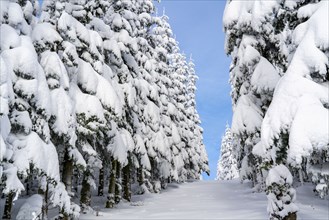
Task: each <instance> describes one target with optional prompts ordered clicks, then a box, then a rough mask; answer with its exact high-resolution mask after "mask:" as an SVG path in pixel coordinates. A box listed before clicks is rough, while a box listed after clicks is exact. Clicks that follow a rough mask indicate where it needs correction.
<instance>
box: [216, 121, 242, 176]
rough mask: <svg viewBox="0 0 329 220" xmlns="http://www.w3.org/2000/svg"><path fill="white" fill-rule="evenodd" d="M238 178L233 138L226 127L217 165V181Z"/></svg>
mask: <svg viewBox="0 0 329 220" xmlns="http://www.w3.org/2000/svg"><path fill="white" fill-rule="evenodd" d="M238 177H239V171H238V168H237V161H236V159H235V158H234V154H233V136H232V133H231V129H230V127H229V126H228V125H226V130H225V135H224V136H223V137H222V143H221V147H220V159H219V160H218V164H217V177H216V179H217V180H231V179H234V178H238Z"/></svg>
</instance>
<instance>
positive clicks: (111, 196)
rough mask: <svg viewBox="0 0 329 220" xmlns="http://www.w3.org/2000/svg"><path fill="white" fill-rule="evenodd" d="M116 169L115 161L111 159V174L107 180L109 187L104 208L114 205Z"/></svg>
mask: <svg viewBox="0 0 329 220" xmlns="http://www.w3.org/2000/svg"><path fill="white" fill-rule="evenodd" d="M116 169H117V161H116V160H114V159H113V160H112V166H111V174H110V180H109V189H108V196H107V201H106V205H105V207H106V208H113V207H114V203H115V202H114V194H115V185H116V181H115V180H116Z"/></svg>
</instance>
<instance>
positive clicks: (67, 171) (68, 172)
mask: <svg viewBox="0 0 329 220" xmlns="http://www.w3.org/2000/svg"><path fill="white" fill-rule="evenodd" d="M72 174H73V161H72V158H70V156H69V152H68V150H67V149H66V150H65V155H64V161H63V173H62V181H63V183H64V185H65V188H66V191H67V193H68V194H69V195H71V194H72Z"/></svg>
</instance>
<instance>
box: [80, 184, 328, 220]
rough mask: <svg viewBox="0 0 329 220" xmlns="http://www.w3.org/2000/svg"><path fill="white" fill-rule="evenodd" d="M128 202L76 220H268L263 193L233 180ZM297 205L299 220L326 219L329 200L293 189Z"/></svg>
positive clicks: (178, 186) (170, 189)
mask: <svg viewBox="0 0 329 220" xmlns="http://www.w3.org/2000/svg"><path fill="white" fill-rule="evenodd" d="M102 200H104V201H105V197H104V199H102V198H100V199H99V200H98V202H99V203H100V204H102V205H100V207H103V204H104V203H105V202H104V201H102ZM132 200H133V201H132V202H131V203H128V202H123V203H121V204H120V205H118V206H117V207H116V208H114V209H101V211H100V212H99V216H97V217H96V216H95V215H94V214H82V215H81V216H80V219H268V215H267V212H266V207H267V198H266V195H265V193H254V192H253V191H252V189H251V188H250V185H249V183H244V184H240V183H239V181H237V180H233V181H219V182H218V181H198V182H192V183H184V184H171V185H169V186H168V188H167V189H166V190H164V191H163V192H162V193H160V194H147V195H141V196H133V198H132ZM94 205H95V206H97V204H94ZM297 205H298V207H299V208H300V211H299V212H298V219H299V220H301V219H302V220H303V219H304V220H310V219H329V200H322V199H319V198H318V197H316V196H314V194H313V192H312V186H311V185H304V186H302V187H299V188H298V189H297Z"/></svg>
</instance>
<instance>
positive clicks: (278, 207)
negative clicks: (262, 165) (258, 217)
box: [266, 165, 298, 220]
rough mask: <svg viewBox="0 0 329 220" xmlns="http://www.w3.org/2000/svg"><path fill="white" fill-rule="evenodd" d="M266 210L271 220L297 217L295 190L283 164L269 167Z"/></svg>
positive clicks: (290, 176) (288, 172) (290, 219)
mask: <svg viewBox="0 0 329 220" xmlns="http://www.w3.org/2000/svg"><path fill="white" fill-rule="evenodd" d="M266 187H267V188H266V194H267V199H268V206H267V211H268V213H269V215H270V219H271V220H281V219H289V220H293V219H297V217H296V212H297V211H298V208H297V206H296V205H295V203H294V202H295V200H296V191H295V189H293V188H292V175H291V173H290V171H289V170H288V168H287V167H286V166H284V165H276V166H274V167H273V168H271V169H270V171H269V173H268V176H267V178H266Z"/></svg>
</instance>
